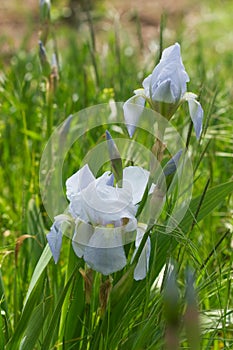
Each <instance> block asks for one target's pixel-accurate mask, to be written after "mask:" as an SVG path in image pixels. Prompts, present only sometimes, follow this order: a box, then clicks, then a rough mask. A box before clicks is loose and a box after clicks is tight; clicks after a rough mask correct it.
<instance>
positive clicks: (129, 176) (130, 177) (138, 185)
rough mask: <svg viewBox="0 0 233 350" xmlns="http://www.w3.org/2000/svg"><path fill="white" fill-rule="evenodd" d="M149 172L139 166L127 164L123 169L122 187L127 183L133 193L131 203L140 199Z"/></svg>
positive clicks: (135, 202)
mask: <svg viewBox="0 0 233 350" xmlns="http://www.w3.org/2000/svg"><path fill="white" fill-rule="evenodd" d="M149 176H150V172H149V171H148V170H145V169H143V168H141V167H139V166H129V167H127V168H125V169H124V170H123V187H124V186H126V184H128V186H130V187H131V191H132V195H133V204H137V203H139V202H140V201H141V199H142V196H143V193H144V192H145V189H146V185H147V183H148V179H149Z"/></svg>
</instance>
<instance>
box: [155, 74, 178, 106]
mask: <svg viewBox="0 0 233 350" xmlns="http://www.w3.org/2000/svg"><path fill="white" fill-rule="evenodd" d="M177 96H178V94H177V93H176V90H175V87H174V88H173V86H172V81H171V79H167V80H164V81H163V82H161V84H159V85H157V86H156V88H154V89H153V95H152V100H153V101H162V102H165V103H176V102H177Z"/></svg>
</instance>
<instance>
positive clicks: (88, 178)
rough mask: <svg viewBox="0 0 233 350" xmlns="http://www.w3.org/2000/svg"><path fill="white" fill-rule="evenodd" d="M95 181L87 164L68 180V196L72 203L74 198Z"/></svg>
mask: <svg viewBox="0 0 233 350" xmlns="http://www.w3.org/2000/svg"><path fill="white" fill-rule="evenodd" d="M94 180H95V177H94V175H93V174H92V172H91V170H90V168H89V166H88V164H85V165H84V166H83V167H82V168H81V169H80V170H78V171H77V172H76V173H75V174H73V175H72V176H71V177H69V178H68V179H67V180H66V196H67V198H68V199H69V201H71V199H72V196H73V195H75V194H77V193H78V192H80V191H81V190H83V189H84V188H86V187H87V186H88V185H89V184H90V183H91V182H92V181H94Z"/></svg>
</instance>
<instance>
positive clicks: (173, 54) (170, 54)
mask: <svg viewBox="0 0 233 350" xmlns="http://www.w3.org/2000/svg"><path fill="white" fill-rule="evenodd" d="M169 81H170V83H169ZM188 81H189V76H188V74H187V73H186V71H185V68H184V65H183V62H182V58H181V54H180V45H179V44H178V43H176V44H174V45H172V46H170V47H168V48H166V49H165V50H164V51H163V53H162V57H161V60H160V62H159V64H158V65H157V66H156V67H155V68H154V70H153V72H152V77H151V98H152V100H153V101H159V102H165V103H178V102H179V100H180V99H181V97H182V96H183V94H184V93H185V92H186V90H187V88H186V83H187V82H188ZM169 89H170V92H169ZM163 93H164V95H163Z"/></svg>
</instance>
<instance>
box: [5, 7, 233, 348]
mask: <svg viewBox="0 0 233 350" xmlns="http://www.w3.org/2000/svg"><path fill="white" fill-rule="evenodd" d="M226 3H228V2H226ZM57 6H58V5H57ZM207 6H208V5H207V4H206V5H205V8H207ZM209 6H210V7H213V6H214V4H213V3H212V2H211V3H210V5H209ZM210 7H208V8H210ZM228 7H229V9H231V7H232V4H231V3H230V2H229V3H228ZM216 13H218V16H225V17H224V18H226V21H225V22H224V21H223V22H222V23H224V25H225V27H226V28H228V26H229V23H231V22H229V18H228V17H229V16H228V14H227V11H226V13H225V12H224V10H223V8H222V9H221V12H217V11H216ZM229 13H230V11H229ZM202 16H203V14H202ZM200 18H201V19H202V22H201V23H200V27H199V31H198V32H197V33H196V37H195V38H193V39H192V42H191V43H190V38H189V36H188V37H185V35H183V36H182V37H183V41H182V47H183V50H182V51H183V52H184V58H183V60H184V62H185V66H187V71H190V76H191V83H190V87H189V89H190V90H197V91H198V90H199V89H200V91H201V93H200V101H201V103H202V105H203V108H204V110H205V125H204V131H203V135H202V138H201V140H200V142H199V144H196V143H195V142H193V134H192V133H191V135H192V136H191V139H190V140H189V142H188V143H189V145H188V149H189V151H190V153H191V158H192V162H193V166H194V176H195V178H194V198H193V199H192V200H191V203H190V205H189V209H188V211H187V212H186V214H185V216H184V218H183V220H182V221H181V223H180V225H179V226H178V227H177V228H176V229H175V230H174V231H173V232H169V233H167V231H166V227H165V225H164V223H163V224H161V225H159V224H158V225H157V226H155V227H154V228H153V230H152V231H151V232H150V235H151V240H152V254H151V258H150V270H149V273H148V275H147V278H146V280H143V281H139V282H136V281H134V280H133V275H132V269H131V268H130V259H129V261H128V265H127V266H126V268H125V269H124V270H123V271H120V272H117V273H115V274H113V276H112V279H113V280H112V281H110V279H109V280H108V277H105V278H104V277H103V276H101V275H100V274H99V273H97V272H90V271H89V270H88V268H87V267H86V266H85V265H84V262H83V261H82V260H81V259H78V258H77V257H76V256H75V255H74V253H73V250H72V249H70V240H69V239H65V238H63V247H62V253H61V257H60V260H59V262H58V264H57V265H55V264H54V262H53V261H52V259H51V252H50V250H49V247H48V245H46V238H45V235H46V233H47V231H48V229H49V227H50V226H51V221H50V219H49V218H48V217H47V216H46V213H45V210H44V208H43V204H42V201H41V198H40V192H39V185H38V182H39V181H38V174H39V161H40V156H41V153H42V151H43V148H44V147H45V144H46V141H47V139H48V136H49V134H50V133H51V132H52V130H53V128H54V127H56V126H57V125H58V124H60V123H61V122H62V121H63V120H64V119H65V118H66V117H67V116H68V115H70V114H74V113H75V112H77V111H78V110H81V109H83V108H85V107H88V106H91V105H95V104H98V103H103V102H109V101H110V100H111V99H115V100H116V101H125V100H126V99H127V98H128V97H129V96H130V95H131V94H132V89H133V88H134V87H135V86H137V84H138V86H140V83H141V81H140V79H141V78H140V77H139V75H138V72H139V71H140V70H142V71H147V70H148V68H147V66H144V63H143V57H142V55H143V54H142V53H141V51H140V48H137V46H136V45H135V46H134V45H133V44H132V45H131V44H130V45H129V43H128V42H127V40H125V37H124V35H125V34H124V35H123V30H121V28H120V24H119V23H117V22H116V23H115V24H113V30H111V31H109V32H108V33H106V36H105V37H104V39H102V38H101V39H99V38H96V37H94V39H93V37H91V34H93V33H91V28H90V23H89V27H87V30H86V31H82V27H80V29H79V30H78V32H77V31H75V30H74V29H71V28H67V27H64V26H61V29H58V33H59V35H60V36H57V37H59V41H58V51H59V55H58V56H59V67H58V70H59V82H58V85H57V88H56V89H55V90H54V91H53V96H52V99H51V98H49V97H48V94H47V84H48V79H47V77H44V76H43V75H42V71H41V68H40V63H39V58H38V52H37V50H36V49H33V50H32V51H31V53H28V52H26V50H24V49H21V50H20V51H19V52H17V53H15V54H14V55H13V56H12V57H11V59H10V61H9V62H7V63H6V62H4V61H2V62H1V68H2V73H1V74H0V90H1V97H0V105H1V120H0V135H1V138H0V155H1V165H2V166H1V169H0V181H1V188H2V195H1V198H0V224H1V225H0V229H1V250H0V253H1V265H0V310H1V315H0V349H3V348H4V347H5V348H6V350H11V349H21V350H26V349H28V350H29V349H35V350H37V349H43V350H46V349H67V350H68V349H79V350H86V349H91V350H95V349H96V350H101V349H103V350H109V349H111V350H117V349H119V350H120V349H121V350H124V349H125V350H128V349H133V350H141V349H161V348H163V346H164V344H165V343H166V342H167V338H166V336H167V333H166V332H167V329H168V328H169V327H168V326H169V324H168V319H167V318H166V312H164V295H163V290H164V283H165V281H166V279H167V271H168V268H169V263H170V261H171V259H173V260H174V261H176V262H177V272H176V278H177V288H178V290H179V301H178V315H179V321H180V324H179V327H178V328H179V329H178V331H177V332H178V337H179V346H180V348H181V349H182V348H186V349H187V348H188V349H189V348H190V349H192V348H191V345H190V344H189V342H188V339H189V337H188V333H187V334H186V331H185V329H186V328H187V327H186V326H187V324H185V322H186V321H184V319H185V317H184V315H186V310H187V304H188V303H187V296H186V294H185V293H186V291H187V286H186V282H185V277H184V275H185V271H186V268H187V266H191V267H192V269H193V270H194V271H195V291H196V294H197V304H198V309H199V311H200V332H201V347H200V348H201V349H206V350H207V349H220V348H221V347H222V348H224V349H231V348H232V347H233V342H232V326H231V324H232V313H233V300H232V289H231V279H232V263H233V261H232V260H233V258H232V228H233V222H232V191H233V182H232V157H233V154H232V133H233V129H232V125H233V123H232V104H231V100H232V93H231V92H230V90H229V86H231V84H232V82H231V80H232V77H231V74H229V72H231V71H232V57H231V55H230V53H229V50H228V47H229V43H228V41H229V40H230V39H229V37H228V36H227V37H226V38H225V39H226V40H225V41H224V39H223V38H222V37H221V41H222V47H220V49H221V50H222V52H221V59H219V53H218V50H217V49H216V47H213V45H211V51H209V47H210V46H209V43H210V42H211V43H213V44H214V43H217V44H219V40H220V38H219V32H218V28H219V25H218V23H217V20H216V18H214V19H213V23H212V24H213V25H214V26H213V25H211V26H209V23H208V22H207V21H204V20H203V18H202V17H200ZM204 18H205V17H204ZM201 28H202V29H201ZM212 30H213V33H212ZM88 31H89V32H88ZM87 33H88V34H87ZM210 34H211V35H213V37H214V40H212V41H211V40H210V36H209V35H210ZM97 39H98V40H99V41H98V40H97ZM126 39H127V38H126ZM96 41H97V43H96ZM163 41H164V42H166V41H167V42H168V41H169V40H168V39H166V37H165V34H164V37H163ZM217 44H216V45H217ZM98 45H99V46H98ZM47 47H48V52H47V54H48V56H49V55H50V54H51V53H52V51H53V43H52V42H50V41H48V46H47ZM207 47H208V50H207V49H206V48H207ZM190 48H192V50H190ZM154 59H155V57H153V58H151V61H152V60H154ZM147 60H148V58H147ZM220 61H221V65H220V67H219V66H218V65H216V62H218V63H219V62H220ZM186 62H187V64H186ZM219 64H220V63H219ZM221 67H223V69H221ZM194 77H195V79H194ZM191 84H192V85H193V86H191ZM172 122H173V120H172ZM174 124H175V125H176V126H177V128H178V130H179V131H180V132H181V133H182V132H183V136H184V137H186V135H187V130H188V127H189V126H188V118H186V110H185V108H183V109H182V110H179V111H178V113H177V119H176V120H174ZM48 125H50V128H49V129H48ZM183 130H184V131H183ZM103 132H104V128H103V129H101V130H95V129H94V130H92V131H91V132H89V133H87V135H85V137H83V139H82V141H83V143H82V149H80V147H74V149H72V150H71V152H69V154H68V155H67V160H68V162H66V164H65V166H64V172H65V173H66V176H69V175H71V174H72V172H73V170H76V169H77V167H78V166H79V165H80V160H81V159H82V158H83V155H85V154H86V153H87V152H88V150H89V147H90V146H93V145H95V144H96V143H97V142H98V141H99V140H100V139H101V137H102V135H103ZM113 132H114V131H113ZM111 133H112V131H111ZM152 141H153V140H150V139H148V138H147V137H146V136H145V135H143V133H142V142H143V143H146V142H148V143H151V142H152ZM67 164H68V165H67ZM197 193H198V194H199V195H198V196H196V194H197ZM168 207H169V206H168ZM165 214H167V213H165ZM165 216H166V215H165ZM126 249H128V251H129V252H130V249H131V247H130V246H129V247H126ZM129 256H130V253H129ZM162 268H163V270H162ZM161 270H162V273H161ZM88 288H89V289H88ZM103 288H105V291H106V293H107V294H106V295H107V296H108V297H109V300H108V304H107V307H104V306H103V303H101V301H100V300H101V291H102V292H103ZM108 288H109V289H108ZM88 293H89V294H90V300H89V299H88ZM194 311H195V310H194ZM191 315H192V314H191ZM185 327H186V328H185Z"/></svg>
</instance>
